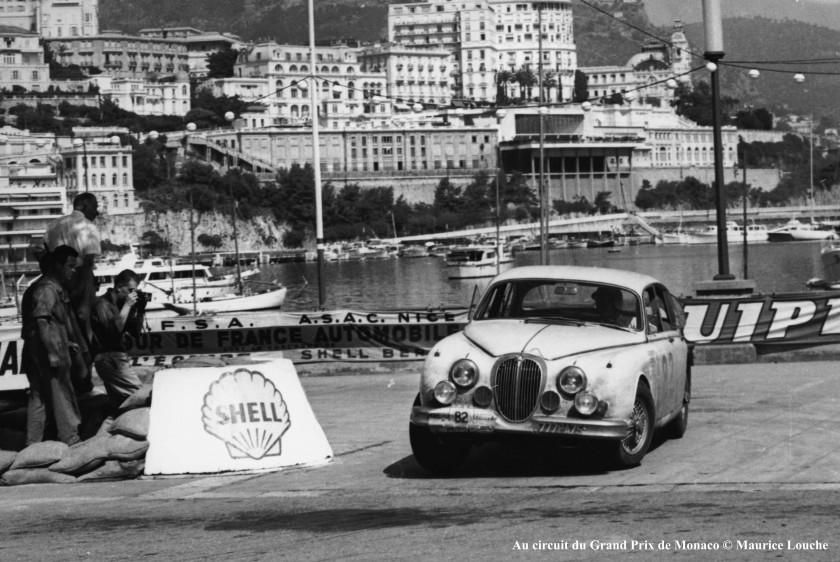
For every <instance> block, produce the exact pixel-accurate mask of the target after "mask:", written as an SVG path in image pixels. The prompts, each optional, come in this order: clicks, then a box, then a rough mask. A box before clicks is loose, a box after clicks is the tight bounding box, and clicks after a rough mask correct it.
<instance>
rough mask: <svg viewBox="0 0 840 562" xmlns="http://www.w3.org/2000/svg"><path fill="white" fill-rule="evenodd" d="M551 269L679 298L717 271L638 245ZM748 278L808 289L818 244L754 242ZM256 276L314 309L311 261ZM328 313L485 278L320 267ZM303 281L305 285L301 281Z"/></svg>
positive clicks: (441, 301)
mask: <svg viewBox="0 0 840 562" xmlns="http://www.w3.org/2000/svg"><path fill="white" fill-rule="evenodd" d="M549 258H550V262H551V264H552V265H579V266H589V267H595V266H597V267H610V268H615V269H624V270H628V271H636V272H639V273H645V274H648V275H651V276H653V277H656V278H657V279H659V280H660V281H662V282H663V283H664V284H665V285H666V286H667V287H668V288H669V289H671V291H673V292H674V293H675V294H677V295H683V296H690V295H693V294H694V284H695V283H696V282H698V281H708V280H711V279H712V278H713V277H714V276H715V275H716V274H717V273H718V257H717V246H716V245H714V244H704V245H690V246H686V245H663V246H654V245H641V246H620V247H616V248H610V249H608V248H597V249H596V248H593V249H562V250H552V251H551V252H550V256H549ZM539 261H540V253H539V252H519V253H517V254H516V262H515V265H516V266H524V265H537V264H539ZM743 263H744V260H743V246H742V245H741V244H730V245H729V269H730V272H731V273H732V274H733V275H735V276H736V277H738V278H742V277H743V271H744V266H743ZM747 263H748V269H749V270H748V275H749V278H751V279H754V280H755V281H756V283H757V285H758V290H759V291H760V292H762V293H782V292H785V293H790V292H805V291H807V289H806V287H805V282H806V281H808V280H809V279H811V278H814V277H822V276H823V273H822V265H821V263H820V244H819V242H782V243H775V242H774V243H757V244H753V245H750V246H749V247H748V262H747ZM261 269H262V271H261V272H260V274H259V276H258V277H257V278H256V279H258V280H259V281H262V282H269V281H272V280H277V281H279V282H281V283H283V284H285V285H287V286H289V287H290V290H289V293H288V296H287V297H286V303H285V305H284V307H283V308H284V309H285V310H290V311H304V310H315V309H317V308H318V267H317V264H316V263H314V262H306V263H301V262H297V263H285V264H276V265H264V266H262V268H261ZM325 270H326V276H325V277H326V302H325V307H326V308H327V309H332V310H337V309H359V310H394V309H408V308H429V307H431V308H437V307H440V306H448V307H465V306H469V304H470V302H471V299H472V298H473V297H474V295H476V296H477V294H480V292H481V291H482V290H483V289H484V288H485V287H486V286H487V283H488V281H489V280H483V279H479V280H476V279H470V280H467V279H464V280H457V279H448V277H447V273H446V266H445V263H444V261H443V260H442V259H441V258H434V257H424V258H395V259H371V260H363V261H333V262H327V263H326V264H325ZM304 280H305V282H306V284H305V285H303V282H304Z"/></svg>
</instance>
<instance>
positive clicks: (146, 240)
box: [140, 230, 171, 254]
mask: <svg viewBox="0 0 840 562" xmlns="http://www.w3.org/2000/svg"><path fill="white" fill-rule="evenodd" d="M140 243H141V244H142V245H143V247H145V248H146V249H147V250H148V251H149V253H151V254H166V253H169V251H170V249H171V244H170V243H169V241H167V240H164V239H163V238H161V236H160V234H158V233H157V232H155V231H154V230H147V231H146V232H144V233H143V235H142V236H141V237H140Z"/></svg>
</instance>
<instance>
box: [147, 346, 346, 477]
mask: <svg viewBox="0 0 840 562" xmlns="http://www.w3.org/2000/svg"><path fill="white" fill-rule="evenodd" d="M152 393H153V395H154V400H153V401H152V410H151V418H150V422H149V443H150V446H149V451H148V453H147V454H146V468H145V473H146V474H148V475H172V474H206V473H218V472H230V471H236V472H241V471H259V470H275V469H280V468H285V467H289V466H296V465H317V464H322V463H325V462H327V461H329V460H330V459H331V458H332V457H333V452H332V449H331V448H330V444H329V442H328V441H327V437H326V435H325V434H324V431H323V429H322V428H321V426H320V425H319V424H318V420H317V419H316V418H315V414H314V412H313V411H312V408H311V407H310V405H309V401H308V400H307V398H306V394H305V393H304V391H303V387H301V384H300V380H299V379H298V376H297V373H296V372H295V367H294V365H293V364H292V362H291V361H289V360H287V359H279V360H277V359H275V360H273V361H269V362H266V363H259V364H249V365H246V366H242V367H237V366H235V365H230V366H227V367H211V368H196V369H169V370H165V371H160V372H158V373H157V374H156V375H155V379H154V388H153V389H152Z"/></svg>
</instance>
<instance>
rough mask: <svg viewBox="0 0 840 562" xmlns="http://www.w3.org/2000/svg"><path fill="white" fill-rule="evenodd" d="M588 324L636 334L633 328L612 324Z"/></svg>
mask: <svg viewBox="0 0 840 562" xmlns="http://www.w3.org/2000/svg"><path fill="white" fill-rule="evenodd" d="M586 324H588V325H590V326H603V327H605V328H615V329H616V330H621V331H623V332H631V333H635V332H636V330H634V329H633V328H627V327H625V326H619V325H618V324H613V323H612V322H586Z"/></svg>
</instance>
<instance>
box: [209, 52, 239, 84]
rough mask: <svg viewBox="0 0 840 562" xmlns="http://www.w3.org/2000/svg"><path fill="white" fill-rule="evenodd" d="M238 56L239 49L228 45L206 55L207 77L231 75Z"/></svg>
mask: <svg viewBox="0 0 840 562" xmlns="http://www.w3.org/2000/svg"><path fill="white" fill-rule="evenodd" d="M238 57H239V51H237V50H236V49H231V48H230V46H228V47H227V48H225V49H222V50H220V51H214V52H212V53H210V54H209V55H207V78H230V77H232V76H233V67H234V66H235V65H236V60H237V58H238Z"/></svg>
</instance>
